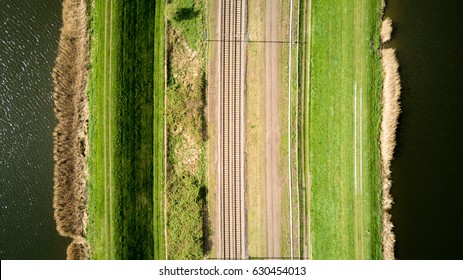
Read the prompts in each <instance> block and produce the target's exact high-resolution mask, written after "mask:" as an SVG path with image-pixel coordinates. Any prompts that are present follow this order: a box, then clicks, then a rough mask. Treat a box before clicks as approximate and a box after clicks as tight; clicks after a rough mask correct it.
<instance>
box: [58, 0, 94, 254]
mask: <svg viewBox="0 0 463 280" xmlns="http://www.w3.org/2000/svg"><path fill="white" fill-rule="evenodd" d="M87 65H88V35H87V2H86V0H64V1H63V26H62V28H61V35H60V42H59V49H58V55H57V58H56V64H55V67H54V69H53V74H52V77H53V82H54V92H53V100H54V102H55V108H54V111H55V115H56V118H57V119H58V124H57V126H56V128H55V130H54V132H53V138H54V151H53V152H54V160H55V170H54V200H53V206H54V209H55V212H54V217H55V221H56V225H57V230H58V232H59V234H60V235H62V236H66V237H70V238H73V240H74V241H73V242H72V243H71V245H69V248H68V250H67V252H68V258H69V259H75V258H76V257H78V258H79V259H86V258H88V249H85V248H88V244H86V241H85V240H84V239H83V237H84V236H85V228H86V223H87V189H86V178H87V150H88V148H87V122H88V104H87V97H86V92H85V89H86V83H87Z"/></svg>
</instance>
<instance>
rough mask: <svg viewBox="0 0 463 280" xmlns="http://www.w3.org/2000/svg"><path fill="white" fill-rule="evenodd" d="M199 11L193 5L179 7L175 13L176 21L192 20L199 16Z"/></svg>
mask: <svg viewBox="0 0 463 280" xmlns="http://www.w3.org/2000/svg"><path fill="white" fill-rule="evenodd" d="M198 15H199V11H198V10H195V9H194V8H193V7H189V8H179V9H178V10H177V11H176V12H175V15H174V19H175V21H179V22H180V21H184V20H190V19H194V18H196V17H198Z"/></svg>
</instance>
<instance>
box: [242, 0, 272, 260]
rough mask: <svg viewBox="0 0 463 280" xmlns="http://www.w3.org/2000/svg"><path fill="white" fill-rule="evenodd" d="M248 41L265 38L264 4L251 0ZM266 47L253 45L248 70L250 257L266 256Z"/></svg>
mask: <svg viewBox="0 0 463 280" xmlns="http://www.w3.org/2000/svg"><path fill="white" fill-rule="evenodd" d="M248 11H249V17H248V31H249V40H255V41H258V40H263V39H264V38H265V37H264V36H265V33H264V32H265V30H264V27H265V1H263V0H248ZM265 46H266V45H265V44H262V43H255V44H253V43H250V44H248V52H247V67H246V71H247V72H246V95H245V97H246V102H245V103H246V152H245V156H246V164H245V168H246V196H247V207H246V209H247V223H246V228H247V250H248V254H249V256H250V257H265V256H267V224H266V223H267V218H266V164H265V162H266V159H265V151H266V150H265V149H266V148H265V147H266V145H265V136H266V135H265V96H264V91H265V65H264V64H265V57H264V56H263V55H262V54H263V53H264V52H265Z"/></svg>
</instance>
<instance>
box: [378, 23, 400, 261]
mask: <svg viewBox="0 0 463 280" xmlns="http://www.w3.org/2000/svg"><path fill="white" fill-rule="evenodd" d="M386 21H387V22H386ZM391 32H392V22H391V20H390V19H389V18H387V19H385V20H384V21H383V24H382V28H381V39H382V41H383V43H384V42H386V41H387V40H390V37H391ZM385 40H386V41H385ZM381 54H382V65H383V102H382V103H383V112H382V122H381V134H380V141H381V166H382V167H381V177H382V185H383V187H382V225H383V231H382V244H383V257H384V259H386V260H392V259H394V245H395V235H394V233H393V231H392V228H393V227H394V226H393V224H392V221H391V214H390V213H389V210H390V209H391V207H392V202H393V201H392V196H391V194H390V189H391V185H392V181H391V160H392V158H393V155H394V148H395V145H396V129H397V124H398V119H399V114H400V101H399V99H400V90H401V86H400V76H399V63H398V61H397V58H396V55H395V50H394V49H392V48H388V49H382V50H381Z"/></svg>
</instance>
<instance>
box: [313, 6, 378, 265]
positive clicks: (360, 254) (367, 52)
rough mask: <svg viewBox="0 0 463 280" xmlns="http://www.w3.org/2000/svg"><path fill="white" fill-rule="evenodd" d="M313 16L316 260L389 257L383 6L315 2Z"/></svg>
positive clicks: (314, 231) (314, 244) (314, 243)
mask: <svg viewBox="0 0 463 280" xmlns="http://www.w3.org/2000/svg"><path fill="white" fill-rule="evenodd" d="M311 17H312V18H311V23H312V26H311V47H310V48H311V50H310V58H311V66H310V94H309V106H310V107H309V112H308V114H309V122H308V123H306V129H308V130H309V133H308V135H309V139H306V141H309V144H310V146H309V158H308V159H307V160H308V161H309V162H310V165H309V170H310V179H311V181H310V189H311V201H310V216H311V225H310V226H311V243H312V256H313V258H314V259H356V258H365V259H382V257H383V256H382V252H381V203H380V202H381V176H380V151H379V141H378V139H379V131H380V126H379V124H380V120H381V84H382V76H381V63H380V53H379V42H380V41H379V38H380V36H379V30H380V28H379V25H380V22H381V1H380V0H376V1H366V0H355V1H353V0H352V1H340V0H333V1H329V2H328V3H327V2H326V1H320V0H313V1H312V14H311ZM306 164H308V162H307V161H306Z"/></svg>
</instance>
